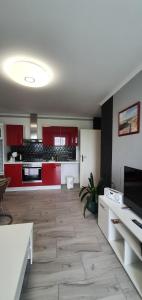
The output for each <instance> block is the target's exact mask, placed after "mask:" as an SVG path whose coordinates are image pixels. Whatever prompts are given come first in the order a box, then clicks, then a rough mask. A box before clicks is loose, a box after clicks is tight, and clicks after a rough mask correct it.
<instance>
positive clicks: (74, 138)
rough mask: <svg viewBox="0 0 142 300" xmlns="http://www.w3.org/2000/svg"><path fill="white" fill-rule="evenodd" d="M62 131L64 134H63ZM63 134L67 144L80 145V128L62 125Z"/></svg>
mask: <svg viewBox="0 0 142 300" xmlns="http://www.w3.org/2000/svg"><path fill="white" fill-rule="evenodd" d="M62 131H63V132H64V134H62ZM61 136H65V145H66V146H76V145H78V128H77V127H61Z"/></svg>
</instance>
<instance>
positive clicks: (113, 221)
mask: <svg viewBox="0 0 142 300" xmlns="http://www.w3.org/2000/svg"><path fill="white" fill-rule="evenodd" d="M111 222H112V223H113V224H118V223H120V220H119V219H111Z"/></svg>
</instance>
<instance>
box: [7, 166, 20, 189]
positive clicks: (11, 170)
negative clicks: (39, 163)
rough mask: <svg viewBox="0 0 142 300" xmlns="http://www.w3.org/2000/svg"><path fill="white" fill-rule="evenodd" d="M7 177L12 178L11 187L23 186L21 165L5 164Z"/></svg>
mask: <svg viewBox="0 0 142 300" xmlns="http://www.w3.org/2000/svg"><path fill="white" fill-rule="evenodd" d="M4 174H5V177H10V178H11V181H10V184H9V187H18V186H22V165H21V164H17V163H16V164H14V163H13V164H5V165H4Z"/></svg>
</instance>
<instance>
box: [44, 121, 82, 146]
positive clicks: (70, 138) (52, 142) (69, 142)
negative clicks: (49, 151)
mask: <svg viewBox="0 0 142 300" xmlns="http://www.w3.org/2000/svg"><path fill="white" fill-rule="evenodd" d="M42 138H43V144H44V145H48V146H76V145H78V128H77V127H65V126H51V127H43V128H42Z"/></svg>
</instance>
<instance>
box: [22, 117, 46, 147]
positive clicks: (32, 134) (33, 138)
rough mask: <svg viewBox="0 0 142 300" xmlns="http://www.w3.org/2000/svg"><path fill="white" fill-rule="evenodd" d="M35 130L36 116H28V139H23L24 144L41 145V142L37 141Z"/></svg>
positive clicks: (36, 127)
mask: <svg viewBox="0 0 142 300" xmlns="http://www.w3.org/2000/svg"><path fill="white" fill-rule="evenodd" d="M37 129H38V126H37V114H30V139H25V140H24V142H25V143H42V140H41V139H38V132H37Z"/></svg>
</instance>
